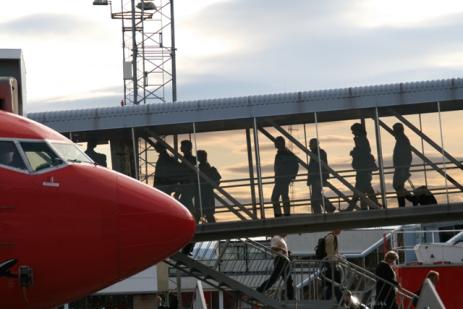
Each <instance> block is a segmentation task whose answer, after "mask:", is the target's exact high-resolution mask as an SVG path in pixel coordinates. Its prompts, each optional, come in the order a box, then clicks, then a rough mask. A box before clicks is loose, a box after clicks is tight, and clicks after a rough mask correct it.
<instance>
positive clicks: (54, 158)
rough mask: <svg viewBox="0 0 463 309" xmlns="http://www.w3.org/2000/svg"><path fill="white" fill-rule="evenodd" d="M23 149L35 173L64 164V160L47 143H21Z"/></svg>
mask: <svg viewBox="0 0 463 309" xmlns="http://www.w3.org/2000/svg"><path fill="white" fill-rule="evenodd" d="M21 147H22V148H23V151H24V153H25V154H26V157H27V160H28V161H29V164H30V166H31V168H32V170H33V171H34V172H37V171H41V170H44V169H48V168H51V167H54V166H58V165H62V164H63V160H62V159H61V158H60V157H58V155H57V154H56V153H55V152H54V151H53V150H52V149H51V148H50V146H48V144H47V143H45V142H21Z"/></svg>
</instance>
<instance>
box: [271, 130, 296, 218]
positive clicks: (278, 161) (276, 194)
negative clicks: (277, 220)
mask: <svg viewBox="0 0 463 309" xmlns="http://www.w3.org/2000/svg"><path fill="white" fill-rule="evenodd" d="M275 148H276V149H277V150H278V151H277V154H276V155H275V164H274V167H273V169H274V172H275V185H274V187H273V192H272V197H271V199H272V204H273V211H274V215H275V217H281V208H280V197H281V200H282V202H283V211H284V215H285V216H289V215H290V203H289V185H290V183H291V181H293V180H294V179H295V178H296V176H297V172H298V169H299V162H298V160H297V157H296V155H295V154H294V153H292V152H291V151H290V150H289V149H288V148H286V146H285V140H284V138H283V137H282V136H278V137H277V138H275Z"/></svg>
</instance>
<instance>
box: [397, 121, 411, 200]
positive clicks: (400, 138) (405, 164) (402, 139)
mask: <svg viewBox="0 0 463 309" xmlns="http://www.w3.org/2000/svg"><path fill="white" fill-rule="evenodd" d="M392 129H393V132H394V137H395V140H396V142H395V147H394V154H393V156H392V161H393V164H394V178H393V181H392V186H393V187H394V190H395V191H396V192H397V200H398V203H399V207H405V199H408V200H410V201H412V202H414V199H413V198H412V196H411V195H410V193H409V192H408V191H407V190H406V189H405V182H406V181H407V180H408V179H409V178H410V176H411V174H410V166H411V164H412V149H411V146H410V140H409V139H408V137H407V136H406V135H405V133H404V126H403V125H402V124H401V123H400V122H397V123H395V124H394V125H393V126H392ZM414 203H415V202H414Z"/></svg>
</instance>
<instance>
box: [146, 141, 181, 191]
mask: <svg viewBox="0 0 463 309" xmlns="http://www.w3.org/2000/svg"><path fill="white" fill-rule="evenodd" d="M154 149H155V150H156V152H157V153H158V154H159V155H158V160H157V161H156V169H155V172H154V183H153V185H154V187H155V188H156V189H159V190H161V191H163V192H164V193H166V194H169V195H171V194H172V193H173V192H175V190H176V189H177V184H178V177H177V175H176V174H178V169H179V165H180V164H179V163H178V161H177V160H176V159H175V158H173V157H171V156H170V155H169V154H168V153H167V150H166V146H165V145H164V144H163V143H162V142H156V143H155V144H154Z"/></svg>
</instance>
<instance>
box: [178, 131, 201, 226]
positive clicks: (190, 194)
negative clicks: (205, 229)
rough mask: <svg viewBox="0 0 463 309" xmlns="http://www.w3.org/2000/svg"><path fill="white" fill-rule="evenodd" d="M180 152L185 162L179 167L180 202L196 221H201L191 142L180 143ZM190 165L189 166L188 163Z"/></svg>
mask: <svg viewBox="0 0 463 309" xmlns="http://www.w3.org/2000/svg"><path fill="white" fill-rule="evenodd" d="M180 151H181V152H182V154H183V160H184V161H183V162H182V163H181V164H180V165H179V167H180V168H179V170H180V173H179V174H180V175H179V177H180V192H179V193H180V196H179V201H180V203H182V204H183V205H184V206H185V207H186V208H188V210H189V211H190V212H191V214H192V215H193V217H195V219H196V221H198V219H199V211H198V209H197V207H196V205H195V202H197V196H196V195H197V194H198V190H197V184H198V182H197V175H196V172H195V169H194V167H195V166H196V157H195V156H193V154H192V151H193V145H192V143H191V141H189V140H183V141H181V142H180ZM187 162H188V163H189V164H188V163H187Z"/></svg>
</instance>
